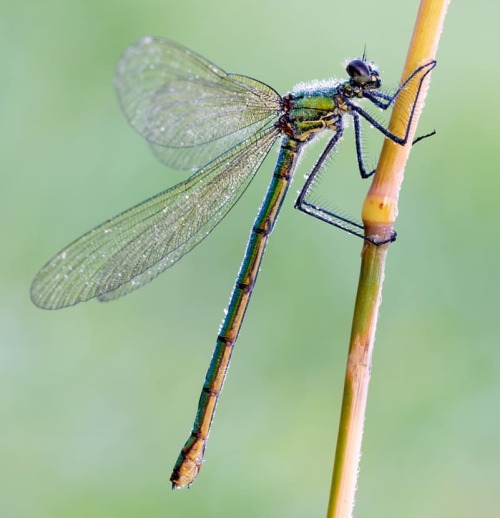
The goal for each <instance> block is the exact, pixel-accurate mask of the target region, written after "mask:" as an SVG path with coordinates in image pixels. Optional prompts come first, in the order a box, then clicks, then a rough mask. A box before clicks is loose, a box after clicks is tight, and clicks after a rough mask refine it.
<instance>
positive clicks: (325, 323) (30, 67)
mask: <svg viewBox="0 0 500 518" xmlns="http://www.w3.org/2000/svg"><path fill="white" fill-rule="evenodd" d="M417 4H418V2H417V1H412V2H404V3H403V2H400V1H397V0H387V1H383V2H357V3H356V4H355V6H354V7H347V4H346V2H340V1H337V0H323V1H315V0H313V1H309V2H301V1H298V0H289V1H288V2H286V3H285V2H278V1H269V0H254V1H253V2H251V3H249V2H243V1H241V0H233V1H232V2H227V1H225V0H224V1H223V0H214V1H211V2H203V1H201V0H198V1H195V0H183V1H182V2H172V1H170V0H163V1H158V0H141V1H138V0H136V1H125V2H124V1H118V0H114V1H112V0H99V1H97V0H86V1H83V0H74V1H68V2H63V1H50V0H49V1H46V2H35V1H34V0H31V1H27V2H19V3H10V4H7V2H2V4H1V6H0V62H1V71H0V79H1V80H0V114H1V115H0V131H1V149H2V153H1V159H0V160H1V162H0V164H1V180H2V189H1V190H0V197H1V201H0V211H1V219H0V221H1V224H2V235H3V238H2V241H3V243H4V245H3V247H2V252H1V254H0V261H1V267H0V275H1V276H2V277H1V292H0V305H1V311H0V318H1V324H0V329H1V331H0V332H1V338H0V340H1V362H0V394H1V396H0V397H1V403H2V404H1V409H0V412H1V416H2V417H1V421H2V424H1V432H0V466H1V467H0V477H1V478H0V514H1V516H5V517H8V518H14V517H16V518H17V517H23V518H24V517H30V518H31V517H37V518H42V517H50V518H59V517H61V518H62V517H64V518H68V517H71V518H73V517H89V516H91V517H112V516H117V517H118V516H119V517H121V518H124V517H137V516H148V517H149V516H151V517H167V516H179V517H190V518H191V517H201V516H203V517H215V516H217V517H232V516H238V517H246V516H249V517H250V516H251V517H275V516H287V517H304V516H308V517H309V516H311V517H312V516H320V517H321V516H324V514H325V510H326V505H327V499H328V489H329V485H330V476H331V468H332V460H333V454H334V448H335V440H336V434H337V424H338V414H339V408H340V402H341V395H342V386H343V373H344V366H345V360H346V347H347V342H348V336H349V332H350V319H351V314H352V307H353V301H354V296H355V290H356V283H357V276H358V268H359V253H360V249H361V241H359V240H357V239H354V238H352V237H350V236H348V235H347V234H344V233H342V232H340V231H337V230H335V229H333V228H331V227H329V226H328V225H324V224H321V223H320V222H318V221H315V220H313V219H312V218H307V217H305V216H304V215H303V214H300V213H298V212H297V211H294V210H293V208H292V207H293V192H292V194H291V195H290V197H289V199H288V202H287V203H286V204H285V205H286V206H285V207H284V209H283V212H282V216H281V218H280V221H279V223H278V225H277V227H276V231H275V233H274V234H273V237H272V239H271V243H270V246H269V247H268V250H267V254H266V258H265V260H264V266H263V269H262V273H261V276H260V278H259V282H258V284H257V288H256V290H255V293H254V296H253V300H252V303H251V305H250V309H249V311H248V312H247V317H246V320H245V323H244V326H243V330H242V332H241V335H240V339H239V342H238V346H237V349H236V351H235V355H234V357H233V364H232V368H231V369H230V373H229V377H228V380H227V383H226V385H225V391H224V394H223V397H222V399H221V403H220V405H219V409H218V411H217V415H216V419H215V423H214V429H213V432H212V437H211V439H210V442H209V447H208V450H207V456H206V463H205V466H204V468H203V470H202V472H201V476H200V478H199V480H198V481H197V482H196V484H195V485H194V486H193V487H192V488H191V489H190V490H189V491H188V490H184V491H178V492H175V493H174V492H172V491H170V488H169V483H168V476H169V473H170V469H171V467H172V466H173V463H174V461H175V459H176V457H177V454H178V451H179V449H180V447H181V446H182V444H183V443H184V440H185V439H186V438H187V435H188V432H189V429H190V426H191V423H192V419H193V417H194V411H195V406H196V403H197V401H198V396H199V390H200V388H201V383H202V381H203V378H204V375H205V370H206V367H207V365H208V361H209V358H210V355H211V352H212V347H213V345H214V343H215V337H216V334H217V329H218V326H219V322H220V320H221V318H222V312H223V308H224V307H225V305H226V304H227V299H228V296H229V293H230V290H231V288H232V283H233V281H234V277H235V275H236V272H237V270H238V267H239V264H240V260H241V257H242V253H243V248H244V245H245V242H246V239H247V236H248V232H249V230H250V226H251V224H252V221H253V218H254V216H255V214H256V211H257V208H258V206H259V204H260V202H261V199H262V196H263V193H264V190H265V188H266V185H267V182H268V180H269V174H270V171H271V168H272V166H273V159H274V158H275V156H276V154H275V153H274V152H272V153H271V154H270V157H269V158H268V160H267V162H266V163H265V164H264V166H263V167H262V170H261V171H260V173H259V175H258V177H257V178H256V180H255V181H254V182H253V184H252V185H251V187H250V189H249V190H248V192H247V193H246V195H245V196H244V198H243V199H242V200H241V201H240V203H238V205H237V207H236V208H235V209H234V210H233V211H232V213H231V214H230V217H228V218H227V220H226V221H224V222H223V223H222V224H221V225H220V228H218V229H217V230H216V231H215V232H214V233H213V234H212V236H211V238H210V239H209V240H206V241H205V242H204V243H203V244H202V245H200V247H198V248H197V249H196V250H195V251H194V252H193V253H191V254H189V255H188V256H187V257H186V258H185V259H183V261H181V263H180V264H178V265H176V266H175V268H173V269H172V270H171V271H169V272H168V273H167V274H165V275H163V276H162V277H160V278H159V279H158V280H156V281H155V282H154V283H152V284H151V285H149V286H148V287H146V288H144V289H143V290H140V291H139V292H137V293H134V294H133V295H131V296H129V297H126V298H124V299H121V300H119V301H117V302H114V303H110V304H98V303H96V302H90V303H88V304H84V305H81V306H78V307H75V308H71V309H67V310H63V311H57V312H44V311H41V310H39V309H37V308H35V307H34V306H33V305H32V304H31V302H30V300H29V285H30V282H31V279H32V277H33V276H34V274H35V273H36V271H37V270H38V268H40V267H41V266H42V265H43V264H44V263H45V261H46V260H48V259H49V257H50V256H52V255H53V254H54V253H55V252H56V251H58V250H59V249H60V248H61V247H62V246H64V245H66V244H68V243H69V242H70V241H71V240H73V239H74V238H76V237H78V236H79V235H80V234H82V233H83V232H84V231H86V230H88V229H89V228H90V227H92V226H94V225H96V224H98V223H100V222H102V221H103V220H104V219H106V218H108V217H109V216H112V215H114V214H116V213H117V212H119V211H121V210H122V209H125V208H127V207H129V206H131V205H133V204H135V203H137V202H138V201H141V200H143V199H145V198H146V197H148V196H150V195H152V194H154V193H157V192H159V191H161V190H163V189H165V188H166V187H167V186H169V185H172V184H173V183H176V182H177V181H179V180H181V179H182V178H184V176H183V175H182V174H181V173H178V172H173V171H168V170H166V169H165V168H164V167H163V166H162V165H161V164H160V163H159V162H157V161H155V159H154V158H153V156H152V155H151V153H150V152H149V150H148V147H147V145H146V144H145V142H144V141H143V140H142V139H141V138H140V137H138V136H137V135H136V134H135V133H134V132H133V130H132V129H131V128H130V127H129V126H128V124H127V122H126V121H125V119H124V117H123V116H122V114H121V113H120V110H119V108H118V105H117V101H116V99H115V94H114V91H113V86H112V78H113V74H114V69H115V66H116V63H117V60H118V58H119V56H120V54H121V53H122V52H123V51H124V50H125V48H126V47H127V46H128V45H129V44H131V43H132V42H134V41H135V40H137V39H138V38H139V37H141V36H144V35H159V36H165V37H168V38H170V39H173V40H176V41H178V42H180V43H183V44H184V45H186V46H188V47H190V48H192V49H194V50H196V51H197V52H199V53H200V54H202V55H204V56H206V57H208V58H209V59H211V60H213V61H214V62H215V63H217V64H218V65H220V66H221V67H223V68H225V69H226V70H228V71H234V72H239V73H242V74H246V75H250V76H253V77H255V78H257V79H260V80H262V81H265V82H267V83H268V84H270V85H272V86H273V87H274V88H275V89H277V90H278V91H280V92H282V93H285V92H286V91H287V90H288V89H290V88H291V87H293V85H294V84H296V83H297V82H300V81H304V80H309V79H314V78H327V77H331V76H337V77H342V76H343V74H344V72H343V63H344V60H345V58H353V57H357V56H358V55H359V54H360V53H361V52H362V50H363V47H364V45H365V43H366V44H367V48H368V52H369V56H370V58H372V59H374V60H376V61H377V62H378V63H379V65H380V69H381V72H382V74H383V79H384V80H385V82H386V84H396V83H397V81H398V80H399V76H400V71H401V68H402V63H403V61H404V57H405V54H406V49H407V46H408V42H409V39H410V36H411V31H412V26H413V23H414V19H415V16H416V11H417ZM466 4H467V5H466ZM499 11H500V7H499V6H498V4H494V3H490V4H489V9H488V11H487V13H488V14H487V15H486V16H483V15H482V14H483V12H484V11H479V10H478V9H477V6H475V5H474V4H473V3H468V2H453V3H452V5H451V7H450V12H449V15H448V18H447V21H446V25H445V30H444V34H443V37H442V42H441V47H440V49H439V53H438V60H439V66H438V68H437V69H436V70H435V73H434V74H433V78H432V85H431V89H430V93H429V97H428V100H427V104H426V110H425V113H424V116H423V118H422V119H421V124H420V130H419V132H420V133H423V132H425V131H428V130H430V129H433V128H436V129H437V131H438V135H437V136H436V137H434V138H432V139H429V140H427V141H425V142H423V143H421V144H419V146H418V147H417V148H415V150H414V152H413V153H412V157H411V160H410V162H409V164H408V167H407V169H406V179H405V183H404V186H403V191H402V197H401V204H400V217H399V219H398V221H397V226H396V228H397V230H398V232H399V239H398V241H397V242H396V244H395V245H394V246H392V247H391V253H390V254H389V261H388V269H387V277H386V282H385V290H384V301H383V305H382V310H381V320H380V324H379V328H378V333H377V343H376V348H375V356H374V365H373V371H372V382H371V392H370V397H369V406H368V415H367V421H366V431H365V438H364V446H363V459H362V464H361V475H360V479H359V490H358V493H357V499H356V500H357V507H356V512H355V515H356V516H370V517H372V518H373V517H378V516H383V517H386V518H387V517H402V516H404V517H405V518H406V517H422V516H425V517H445V516H446V517H448V516H449V517H454V518H457V517H470V516H492V515H494V514H495V513H496V512H497V511H498V507H499V505H500V493H499V491H498V487H499V484H500V474H499V471H500V468H499V466H500V444H499V436H500V410H499V396H500V347H499V345H500V344H499V339H498V331H497V327H496V324H495V321H496V319H497V318H498V316H497V315H498V310H499V309H500V304H499V298H498V292H499V260H498V255H499V251H500V249H499V244H498V239H497V238H496V236H497V234H498V199H499V187H500V180H499V171H498V133H497V128H498V115H499V104H500V101H499V98H498V96H497V95H496V89H497V88H496V85H497V84H498V82H499V80H500V71H499V68H498V62H497V61H498V60H497V58H496V57H495V56H496V55H497V52H496V51H495V50H494V49H495V48H496V45H497V40H496V39H495V36H496V32H497V19H498V15H499ZM394 20H397V23H396V22H395V21H394ZM471 27H472V28H475V29H474V30H473V33H471ZM479 27H480V30H479V29H478V28H479ZM351 138H352V135H350V134H349V133H348V134H347V137H346V138H345V139H344V143H343V145H344V146H346V147H347V148H348V149H349V152H347V153H345V155H344V157H347V158H348V159H347V161H346V162H345V164H347V166H346V167H347V169H348V170H347V171H345V172H346V176H349V178H353V180H352V181H353V183H352V185H353V186H354V187H353V188H351V187H349V188H348V189H345V188H343V187H342V185H343V184H342V183H341V182H340V180H339V183H337V184H335V186H336V187H335V189H336V191H335V195H336V196H337V202H336V205H340V206H343V202H344V201H345V203H346V204H347V205H348V204H349V203H350V201H351V200H350V197H351V192H352V191H356V192H357V193H358V195H361V196H362V195H363V194H364V192H365V191H366V188H367V186H368V183H366V182H365V183H362V182H361V181H360V180H358V178H357V177H356V175H357V173H356V170H355V166H354V162H353V161H352V160H353V159H354V158H353V155H352V154H350V153H351V152H352V147H351V146H352V142H351V143H350V144H347V141H351ZM318 153H319V148H316V149H314V150H313V151H312V152H311V153H310V154H309V155H308V157H306V159H304V160H303V161H302V162H301V166H300V171H299V172H298V174H297V176H296V180H295V184H294V186H293V188H292V191H296V190H297V189H299V186H300V180H301V178H302V175H303V173H305V172H306V171H307V169H308V168H309V167H310V165H311V164H312V162H313V161H314V159H315V157H316V156H317V154H318ZM341 155H343V154H342V153H340V154H339V157H338V162H337V158H335V163H334V164H332V169H333V166H336V168H335V170H334V171H330V173H331V176H332V177H334V178H335V177H336V176H335V175H336V174H338V175H339V176H338V177H339V178H341V177H342V173H343V172H344V167H343V164H344V162H343V161H341V159H342V158H343V157H342V156H341ZM349 168H350V169H349ZM330 173H329V174H330ZM325 176H328V174H327V173H326V172H325ZM324 196H325V197H326V196H327V195H326V194H324ZM339 200H340V202H339Z"/></svg>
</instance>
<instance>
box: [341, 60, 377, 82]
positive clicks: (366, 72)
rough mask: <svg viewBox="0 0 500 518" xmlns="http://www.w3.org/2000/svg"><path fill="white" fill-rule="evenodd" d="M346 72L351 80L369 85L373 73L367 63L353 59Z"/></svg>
mask: <svg viewBox="0 0 500 518" xmlns="http://www.w3.org/2000/svg"><path fill="white" fill-rule="evenodd" d="M346 71H347V73H348V74H349V77H350V78H351V79H354V81H356V82H357V83H367V82H368V81H370V77H371V71H370V69H369V68H368V65H367V64H366V62H365V61H362V60H361V59H353V60H352V61H350V62H349V64H348V65H347V67H346Z"/></svg>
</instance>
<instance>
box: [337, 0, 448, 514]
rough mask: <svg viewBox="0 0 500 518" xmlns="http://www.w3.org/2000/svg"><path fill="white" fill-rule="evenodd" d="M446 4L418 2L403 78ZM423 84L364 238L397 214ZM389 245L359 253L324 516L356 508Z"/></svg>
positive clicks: (387, 151)
mask: <svg viewBox="0 0 500 518" xmlns="http://www.w3.org/2000/svg"><path fill="white" fill-rule="evenodd" d="M448 4H449V0H421V2H420V9H419V12H418V16H417V21H416V23H415V28H414V32H413V37H412V41H411V44H410V48H409V51H408V55H407V58H406V63H405V66H404V69H403V74H402V80H404V79H405V78H406V77H408V76H409V74H410V73H411V72H412V71H413V70H415V68H416V67H417V66H419V65H421V64H423V63H426V62H429V61H430V60H432V59H435V55H436V51H437V47H438V43H439V38H440V36H441V32H442V27H443V22H444V18H445V15H446V10H447V7H448ZM424 81H425V82H424V85H423V88H422V91H421V93H420V96H419V103H418V105H417V107H416V112H415V116H414V121H413V124H412V128H411V130H410V136H409V139H408V142H409V143H410V144H408V145H406V146H399V145H396V144H394V143H393V142H391V141H389V140H388V139H386V141H385V142H384V146H383V148H382V153H381V156H380V160H379V163H378V167H377V172H376V173H375V176H374V179H373V182H372V185H371V187H370V190H369V192H368V194H367V197H366V200H365V203H364V206H363V222H364V224H365V232H366V233H367V235H374V234H376V235H378V236H380V237H384V236H390V235H391V232H392V226H393V223H394V220H395V219H396V216H397V211H398V209H397V204H398V197H399V190H400V187H401V183H402V181H403V172H404V168H405V165H406V161H407V159H408V155H409V152H410V150H411V142H412V140H413V136H414V134H415V129H416V126H417V123H418V119H419V117H420V112H421V109H422V106H423V104H424V101H425V96H426V93H427V88H428V81H429V76H427V77H426V79H425V80H424ZM410 98H411V95H408V96H400V98H398V100H397V102H396V103H395V106H394V109H393V112H392V116H391V121H390V123H389V128H391V129H394V128H396V127H397V125H398V124H401V121H405V120H406V118H407V116H406V114H408V113H409V106H408V104H407V103H408V101H409V100H410ZM388 246H389V245H388V244H386V245H382V246H375V245H373V244H371V243H370V242H365V244H364V247H363V251H362V255H361V271H360V277H359V284H358V293H357V297H356V303H355V307H354V316H353V323H352V331H351V339H350V345H349V354H348V358H347V367H346V375H345V383H344V396H343V400H342V410H341V416H340V424H339V431H338V437H337V448H336V452H335V462H334V468H333V476H332V485H331V491H330V501H329V505H328V512H327V518H350V517H351V516H352V511H353V508H354V495H355V491H356V485H357V478H358V472H359V460H360V456H361V441H362V436H363V425H364V420H365V410H366V402H367V397H368V386H369V381H370V370H371V363H372V353H373V345H374V340H375V330H376V324H377V318H378V309H379V306H380V302H381V294H382V284H383V279H384V271H385V259H386V256H387V250H388Z"/></svg>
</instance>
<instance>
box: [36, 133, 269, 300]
mask: <svg viewBox="0 0 500 518" xmlns="http://www.w3.org/2000/svg"><path fill="white" fill-rule="evenodd" d="M278 135H279V131H278V130H277V129H276V128H274V127H270V128H268V129H265V130H262V131H261V132H260V133H258V134H257V135H254V136H252V137H250V138H248V139H247V140H246V141H244V142H242V143H241V144H239V145H238V146H235V147H234V148H232V149H230V150H229V151H227V152H226V153H225V154H224V155H222V156H220V157H219V158H217V159H216V160H214V161H213V162H211V163H210V164H208V165H207V166H206V167H204V168H202V169H201V170H200V171H198V172H197V173H195V174H194V175H193V176H192V177H191V178H189V179H188V180H186V181H185V182H183V183H180V184H178V185H176V186H174V187H172V188H171V189H168V190H167V191H165V192H163V193H161V194H158V195H157V196H155V197H153V198H150V199H149V200H146V201H145V202H143V203H140V204H139V205H136V206H135V207H133V208H131V209H129V210H127V211H125V212H123V213H122V214H119V215H118V216H116V217H114V218H112V219H110V220H109V221H107V222H105V223H103V224H102V225H100V226H98V227H96V228H95V229H93V230H91V231H90V232H88V233H87V234H85V235H83V236H82V237H81V238H80V239H77V240H76V241H74V242H73V243H72V244H70V245H69V246H68V247H67V248H65V249H64V250H62V251H61V252H60V253H59V254H57V255H56V256H55V257H53V258H52V259H51V260H50V261H49V262H48V263H47V264H46V265H45V266H44V267H43V268H42V269H41V270H40V272H39V273H38V274H37V276H36V277H35V280H34V281H33V284H32V287H31V298H32V300H33V302H34V303H35V304H36V305H37V306H40V307H43V308H47V309H56V308H61V307H65V306H71V305H73V304H77V303H79V302H83V301H85V300H88V299H91V298H93V297H99V298H100V299H102V300H109V299H113V298H117V297H119V296H121V295H125V294H126V293H128V292H130V291H132V290H133V289H136V288H139V287H141V286H143V285H144V284H146V283H148V282H149V281H151V280H152V279H153V278H154V277H156V276H157V275H158V274H160V273H161V272H163V271H164V270H165V269H167V268H169V267H170V266H172V265H173V264H174V263H175V262H177V261H178V260H179V259H180V258H181V257H182V256H183V255H184V254H186V253H187V252H189V251H190V250H191V249H192V248H193V247H194V246H196V245H197V244H198V243H199V242H201V241H202V240H203V239H204V238H205V237H206V236H207V235H208V234H209V233H210V232H211V231H212V230H213V228H214V227H215V226H216V225H217V224H218V223H219V222H220V221H221V220H222V218H224V216H225V215H226V214H227V212H228V211H229V210H230V209H231V207H232V206H233V205H234V204H235V202H236V201H237V200H238V198H239V197H240V196H241V194H243V192H244V191H245V189H246V188H247V186H248V185H249V183H250V181H251V180H252V178H253V176H254V174H255V172H256V171H257V169H258V168H259V166H260V164H261V163H262V161H263V160H264V158H265V156H266V155H267V153H268V152H269V150H270V148H271V146H272V144H273V142H274V141H275V139H276V138H277V136H278Z"/></svg>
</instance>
